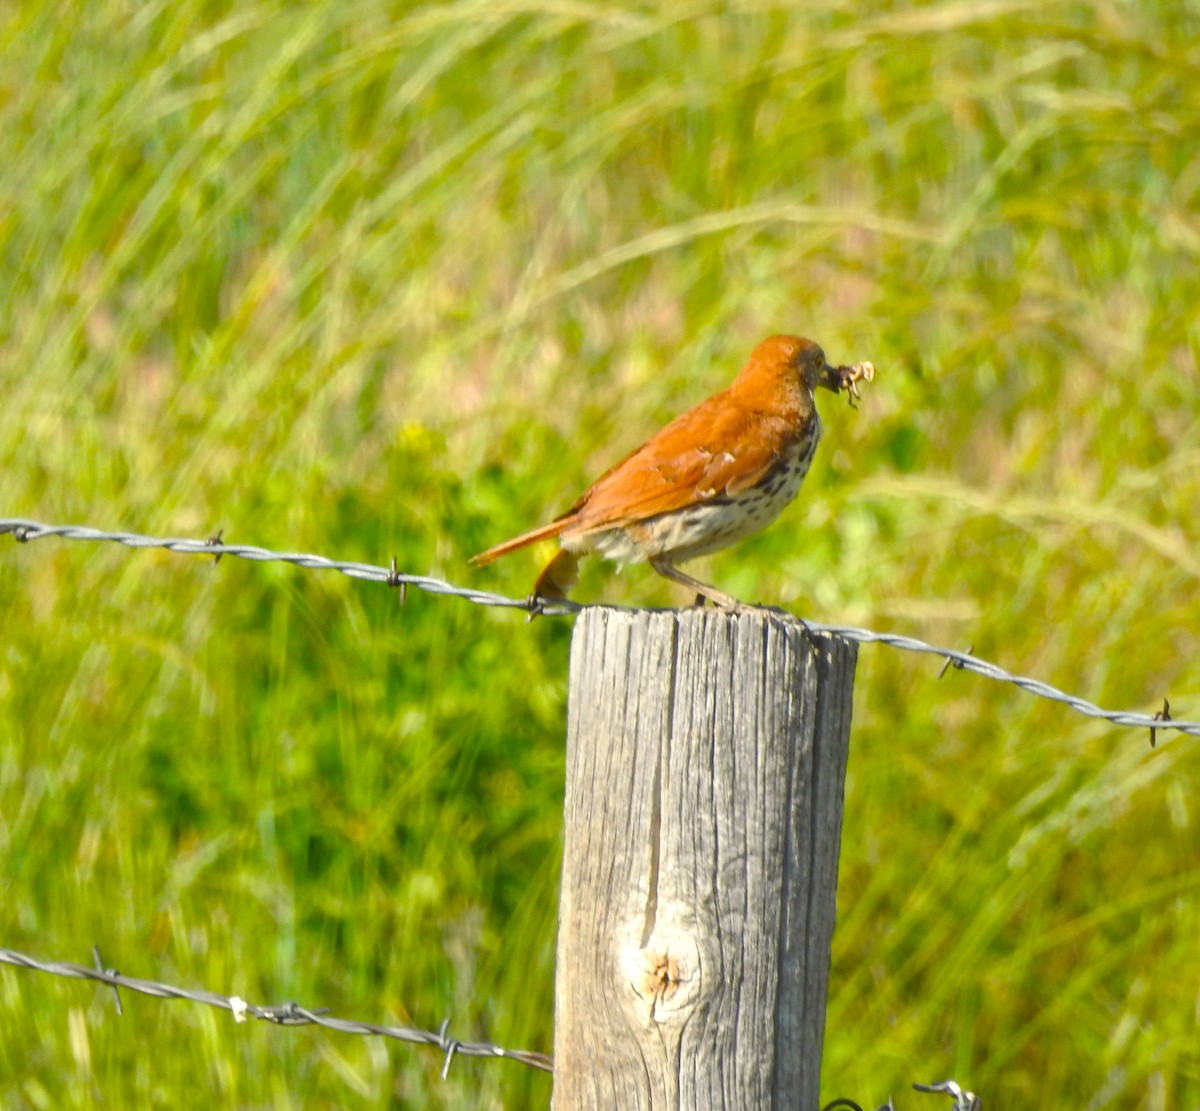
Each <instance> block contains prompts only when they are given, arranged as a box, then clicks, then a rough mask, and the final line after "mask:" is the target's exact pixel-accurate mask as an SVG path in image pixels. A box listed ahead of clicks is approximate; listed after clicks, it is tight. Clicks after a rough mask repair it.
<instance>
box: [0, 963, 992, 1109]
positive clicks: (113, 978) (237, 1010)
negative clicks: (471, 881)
mask: <svg viewBox="0 0 1200 1111" xmlns="http://www.w3.org/2000/svg"><path fill="white" fill-rule="evenodd" d="M92 957H93V959H94V960H95V962H96V963H95V965H94V966H88V965H86V964H76V963H75V962H74V961H46V960H39V959H38V958H37V957H31V956H29V954H27V953H18V952H17V951H16V950H15V949H0V964H8V965H12V966H14V967H16V968H24V969H27V970H28V971H31V972H42V973H45V974H46V975H48V976H61V977H63V978H65V979H68V980H88V981H91V982H92V983H97V984H104V985H106V986H107V987H110V988H112V989H113V996H114V1001H115V1004H116V1010H117V1014H118V1015H123V1014H124V1013H125V1012H124V1008H123V1006H122V1003H121V995H120V989H122V988H124V989H127V990H128V991H135V992H139V993H140V994H142V995H149V996H152V997H154V998H156V999H182V1000H184V1001H185V1002H188V1003H200V1004H202V1005H204V1006H207V1007H216V1008H218V1009H220V1010H223V1011H228V1012H229V1013H230V1014H231V1015H232V1016H233V1020H234V1022H237V1023H242V1022H245V1021H246V1020H247V1019H250V1018H256V1019H259V1020H260V1021H262V1022H270V1023H272V1024H274V1025H275V1026H321V1027H324V1028H325V1029H326V1030H336V1031H338V1032H339V1033H342V1034H358V1035H361V1036H364V1037H372V1036H374V1037H381V1038H392V1039H394V1040H396V1041H401V1042H410V1043H412V1044H414V1045H428V1046H433V1047H434V1048H436V1049H438V1050H440V1051H441V1053H442V1070H441V1075H442V1079H443V1080H445V1079H446V1077H447V1075H448V1074H449V1071H450V1064H451V1062H452V1061H453V1060H454V1058H455V1056H456V1055H457V1056H461V1057H486V1058H489V1059H491V1060H505V1061H516V1062H517V1063H518V1064H521V1065H528V1066H529V1067H530V1068H534V1069H540V1070H542V1071H543V1072H553V1071H554V1061H553V1059H552V1058H551V1057H549V1056H547V1055H546V1054H545V1053H535V1052H533V1051H532V1050H527V1049H504V1048H503V1047H501V1046H498V1045H493V1044H492V1043H491V1042H464V1041H460V1040H459V1039H458V1038H455V1037H452V1036H451V1035H450V1033H449V1032H448V1029H449V1025H450V1023H449V1019H447V1020H446V1021H444V1022H443V1023H442V1024H441V1026H440V1027H438V1029H437V1030H436V1031H434V1030H419V1029H416V1028H414V1027H411V1026H391V1025H384V1024H381V1023H377V1022H361V1021H358V1020H357V1019H347V1018H335V1017H334V1016H332V1015H330V1014H329V1012H328V1010H326V1009H325V1008H318V1009H315V1010H314V1009H310V1008H307V1007H301V1006H300V1005H299V1004H298V1003H280V1004H277V1005H275V1006H266V1007H264V1006H260V1005H258V1004H255V1003H247V1002H246V1001H245V1000H244V999H242V998H240V997H239V996H236V995H220V994H218V993H217V992H212V991H197V990H193V989H190V988H181V987H178V986H176V985H174V984H166V983H162V982H160V981H158V980H144V979H141V978H139V977H135V976H126V975H124V974H123V973H121V972H118V971H117V970H116V969H115V968H105V967H104V962H103V961H102V960H101V959H100V951H99V949H98V948H96V947H93V948H92ZM913 1089H914V1090H915V1091H918V1092H932V1093H944V1094H946V1095H948V1096H950V1097H951V1098H952V1099H953V1100H954V1107H953V1109H952V1111H979V1109H980V1108H981V1107H982V1102H981V1101H980V1100H979V1097H978V1096H976V1095H975V1094H974V1093H972V1092H968V1091H966V1090H964V1089H963V1088H961V1087H960V1086H959V1085H958V1084H957V1083H955V1082H954V1081H953V1080H943V1081H941V1082H939V1083H937V1084H914V1085H913ZM837 1108H844V1109H847V1111H863V1109H862V1107H861V1105H859V1104H857V1103H855V1102H854V1101H853V1100H851V1099H845V1098H842V1099H835V1100H833V1101H832V1102H831V1103H827V1104H825V1106H824V1108H823V1111H835V1109H837ZM879 1111H894V1105H893V1103H892V1101H891V1100H890V1099H889V1100H888V1101H887V1102H886V1103H885V1104H884V1105H883V1106H882V1107H880V1108H879Z"/></svg>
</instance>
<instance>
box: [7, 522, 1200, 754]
mask: <svg viewBox="0 0 1200 1111" xmlns="http://www.w3.org/2000/svg"><path fill="white" fill-rule="evenodd" d="M4 533H12V534H13V535H14V537H15V538H16V539H17V540H20V541H31V540H41V539H43V538H46V537H50V536H58V537H61V538H62V539H64V540H88V541H115V542H116V543H118V544H124V545H125V546H126V547H129V548H165V549H167V550H168V551H172V552H182V553H184V554H186V555H202V556H213V557H220V556H226V555H228V556H234V557H236V558H238V559H249V560H254V561H256V562H260V563H266V562H272V561H277V562H282V563H292V564H295V565H296V566H298V567H304V568H307V569H309V570H318V571H338V572H340V573H341V574H343V575H347V576H349V577H350V578H352V579H364V580H367V581H370V582H380V583H384V584H386V585H388V586H397V587H408V586H413V587H416V588H417V589H418V590H423V591H425V592H427V593H429V594H436V595H443V596H449V597H454V598H462V599H465V600H466V601H468V602H472V603H474V604H475V605H480V606H500V607H505V608H508V609H519V610H523V611H524V612H526V613H529V614H531V615H532V614H533V613H535V612H536V613H541V614H544V615H546V616H548V617H559V616H563V615H566V614H572V613H578V612H579V611H580V610H582V609H584V608H585V607H584V606H582V605H580V604H579V603H577V602H570V601H562V602H547V603H544V604H543V603H541V602H538V601H537V600H535V599H532V598H524V599H521V598H509V597H506V596H505V595H503V594H494V593H492V592H490V591H486V590H473V589H469V588H464V587H461V586H455V585H454V584H453V583H449V582H445V581H444V580H442V579H435V578H431V577H429V576H428V575H409V574H403V573H400V572H397V571H395V570H394V569H391V568H387V567H379V566H377V565H375V564H370V563H358V562H354V561H350V560H339V559H329V558H327V557H325V556H320V555H312V554H304V553H296V552H276V551H272V550H270V549H268V548H258V547H254V546H252V545H249V544H225V543H223V542H221V541H219V540H216V539H213V540H191V539H184V538H163V537H154V536H145V535H143V534H141V533H136V532H110V531H106V530H103V529H97V528H90V527H88V526H85V525H48V524H45V523H43V522H41V521H33V520H27V519H25V518H0V535H2V534H4ZM805 624H806V625H807V626H808V628H809V629H811V630H812V631H814V632H821V633H829V634H831V635H833V636H840V637H845V638H846V639H847V640H854V641H858V642H859V643H860V644H883V645H886V646H887V647H889V648H896V649H899V650H900V651H904V652H919V653H925V654H927V655H931V656H939V657H941V658H942V659H944V660H946V662H947V663H948V664H950V665H952V666H953V667H955V668H957V669H959V670H962V671H970V672H973V673H974V674H976V675H981V676H983V677H984V678H985V679H994V680H996V681H997V682H1001V683H1011V684H1012V685H1013V686H1016V687H1018V688H1020V689H1021V690H1023V691H1025V692H1026V693H1028V694H1032V695H1035V696H1036V697H1038V698H1045V699H1049V700H1050V701H1051V702H1059V703H1061V704H1062V705H1064V706H1067V707H1069V708H1070V709H1072V710H1075V711H1076V712H1078V713H1080V714H1084V715H1086V716H1087V717H1092V718H1102V719H1104V720H1105V721H1108V722H1111V723H1112V724H1113V725H1122V726H1128V727H1131V728H1135V729H1149V730H1152V731H1153V732H1152V734H1151V736H1152V738H1153V735H1154V732H1157V731H1158V730H1166V729H1173V730H1175V731H1176V732H1178V733H1184V734H1187V735H1188V736H1192V737H1200V721H1184V720H1178V719H1173V718H1171V717H1169V716H1168V715H1167V710H1166V707H1165V706H1164V709H1163V711H1162V712H1160V713H1157V714H1145V713H1139V712H1136V711H1132V710H1106V709H1104V708H1103V707H1100V706H1097V705H1096V704H1095V703H1094V702H1089V701H1088V700H1087V699H1086V698H1080V697H1079V696H1077V695H1073V694H1069V693H1067V692H1066V691H1063V690H1059V688H1057V687H1053V686H1051V685H1050V684H1049V683H1043V682H1042V681H1041V680H1040V679H1033V678H1030V677H1029V676H1025V675H1017V674H1014V673H1013V672H1011V671H1006V670H1005V669H1004V668H1002V667H999V666H998V665H996V664H994V663H991V662H990V661H988V660H984V659H980V658H979V657H978V656H974V655H972V654H971V653H970V652H960V651H958V650H956V649H954V648H943V647H940V646H939V645H936V644H929V643H927V642H926V641H923V640H918V639H917V638H916V637H909V636H903V635H901V634H898V633H881V632H876V631H875V630H873V629H863V628H859V627H857V626H854V625H826V624H822V623H820V622H815V621H805Z"/></svg>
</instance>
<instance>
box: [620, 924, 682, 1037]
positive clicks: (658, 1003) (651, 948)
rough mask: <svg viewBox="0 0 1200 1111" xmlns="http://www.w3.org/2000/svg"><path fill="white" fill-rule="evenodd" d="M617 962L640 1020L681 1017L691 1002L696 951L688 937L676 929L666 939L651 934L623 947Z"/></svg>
mask: <svg viewBox="0 0 1200 1111" xmlns="http://www.w3.org/2000/svg"><path fill="white" fill-rule="evenodd" d="M621 963H622V965H623V967H624V971H625V975H626V977H627V980H628V983H629V987H630V990H631V991H632V994H633V998H632V999H630V1003H631V1004H632V1005H633V1009H634V1010H635V1011H636V1012H637V1013H638V1014H639V1015H640V1016H641V1018H642V1020H643V1021H648V1022H668V1021H671V1020H672V1019H681V1018H683V1017H684V1016H685V1015H686V1014H687V1013H688V1012H689V1011H690V1010H691V1009H692V1007H694V1006H695V1003H696V1000H697V995H698V992H699V976H698V970H699V953H698V952H697V951H696V945H695V942H694V941H693V940H692V939H691V938H689V937H686V936H684V935H682V934H678V933H676V935H675V936H674V937H673V938H672V941H671V942H670V943H666V942H665V941H664V940H663V939H662V938H661V937H651V938H650V939H649V940H648V941H647V943H646V944H645V945H642V946H636V945H631V946H630V947H629V948H627V949H626V950H625V951H624V953H623V955H622V961H621Z"/></svg>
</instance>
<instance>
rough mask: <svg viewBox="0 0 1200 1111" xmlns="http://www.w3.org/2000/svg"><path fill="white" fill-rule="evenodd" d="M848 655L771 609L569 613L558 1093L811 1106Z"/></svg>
mask: <svg viewBox="0 0 1200 1111" xmlns="http://www.w3.org/2000/svg"><path fill="white" fill-rule="evenodd" d="M856 659H857V649H856V646H855V645H854V644H853V643H851V642H848V641H843V640H839V639H836V638H834V637H830V636H825V635H817V634H810V633H809V632H808V631H807V630H806V629H805V628H804V627H803V625H801V624H800V623H799V622H798V621H796V620H795V619H794V618H789V617H787V616H786V615H783V614H779V613H775V612H771V611H764V610H751V611H745V612H737V613H734V614H728V613H723V612H719V611H714V610H699V609H695V610H683V611H678V612H675V611H668V612H646V611H640V612H639V611H634V612H630V611H625V610H616V609H604V608H589V609H587V610H585V611H583V613H582V614H581V615H580V617H579V619H578V623H577V624H576V627H575V633H574V638H573V640H572V644H571V681H570V682H571V685H570V698H569V710H568V726H567V789H566V818H565V820H566V831H565V849H564V860H563V884H562V901H561V904H560V909H559V934H558V966H557V976H556V1000H555V1033H554V1094H553V1103H552V1106H553V1108H554V1109H555V1111H614V1109H619V1111H633V1109H647V1111H649V1109H652V1111H677V1109H685V1108H686V1109H696V1111H718V1109H722V1108H724V1109H739V1111H740V1109H745V1108H755V1109H760V1108H762V1109H767V1108H769V1109H776V1111H782V1109H784V1108H787V1109H789V1111H792V1109H797V1111H815V1109H816V1107H817V1101H818V1098H819V1073H820V1063H821V1045H822V1039H823V1035H824V1027H825V1000H826V991H827V987H828V980H829V951H830V941H831V937H832V933H833V921H834V895H835V890H836V887H837V862H838V847H839V842H840V837H841V819H842V785H843V781H844V777H845V769H846V752H847V742H848V738H849V731H850V703H851V694H852V692H853V687H854V667H855V662H856Z"/></svg>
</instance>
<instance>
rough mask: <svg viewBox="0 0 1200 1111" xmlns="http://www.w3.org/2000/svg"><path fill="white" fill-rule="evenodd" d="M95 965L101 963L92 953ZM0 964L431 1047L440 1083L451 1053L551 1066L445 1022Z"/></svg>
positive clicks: (1, 958)
mask: <svg viewBox="0 0 1200 1111" xmlns="http://www.w3.org/2000/svg"><path fill="white" fill-rule="evenodd" d="M96 963H97V965H99V964H100V961H99V956H98V954H97V961H96ZM0 964H11V965H14V966H16V967H17V968H27V969H31V970H32V971H34V972H45V973H47V974H48V975H50V976H64V977H67V978H68V979H74V980H94V981H96V982H97V983H101V984H107V985H109V987H111V988H113V989H116V988H127V989H128V990H129V991H137V992H141V993H142V994H143V995H153V996H156V997H157V998H159V999H185V1000H187V1001H189V1002H191V1003H203V1004H205V1005H206V1006H209V1007H220V1008H221V1009H223V1010H226V1011H229V1012H230V1013H231V1014H232V1015H233V1017H234V1021H236V1022H245V1021H246V1018H247V1017H250V1018H257V1019H262V1020H263V1021H264V1022H272V1023H274V1024H275V1025H276V1026H323V1027H325V1029H326V1030H337V1031H338V1032H340V1033H342V1034H362V1035H366V1036H371V1035H374V1036H377V1037H381V1038H394V1039H395V1040H396V1041H401V1042H411V1043H413V1044H414V1045H432V1046H436V1047H437V1048H438V1049H440V1050H441V1051H442V1053H443V1054H445V1061H444V1063H443V1065H442V1077H443V1078H445V1076H446V1074H447V1073H448V1072H449V1069H450V1062H451V1060H452V1058H453V1057H454V1056H455V1054H459V1055H461V1056H463V1057H493V1058H503V1059H504V1060H506V1061H516V1062H518V1063H519V1064H522V1065H529V1066H530V1067H531V1068H535V1069H542V1070H543V1071H544V1072H550V1071H552V1068H553V1062H552V1061H551V1059H550V1058H549V1057H547V1056H546V1054H544V1053H534V1052H533V1051H531V1050H527V1049H503V1048H501V1047H500V1046H498V1045H492V1043H491V1042H462V1041H459V1040H458V1039H457V1038H455V1037H452V1036H451V1035H450V1034H449V1033H447V1028H448V1026H449V1020H447V1021H445V1022H443V1023H442V1025H441V1026H440V1027H439V1028H438V1030H436V1031H433V1030H417V1029H414V1028H413V1027H410V1026H387V1025H383V1024H380V1023H376V1022H359V1021H357V1020H355V1019H347V1018H334V1017H332V1016H330V1015H329V1013H328V1011H327V1010H325V1009H324V1008H319V1009H315V1010H314V1009H310V1008H307V1007H301V1006H300V1005H299V1004H298V1003H282V1004H278V1005H276V1006H274V1007H264V1006H258V1005H256V1004H253V1003H247V1002H246V1001H245V1000H244V999H239V998H238V997H237V996H227V995H217V994H216V993H215V992H211V991H191V990H189V989H187V988H180V987H175V986H173V985H171V984H162V983H159V982H157V981H156V980H139V979H135V978H134V977H132V976H123V975H122V974H121V973H119V972H116V971H114V970H113V969H108V968H101V967H97V968H91V967H89V966H88V965H85V964H74V963H72V962H70V961H41V960H37V959H36V958H35V957H30V956H27V955H26V954H24V953H18V952H15V951H14V950H12V949H0Z"/></svg>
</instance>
